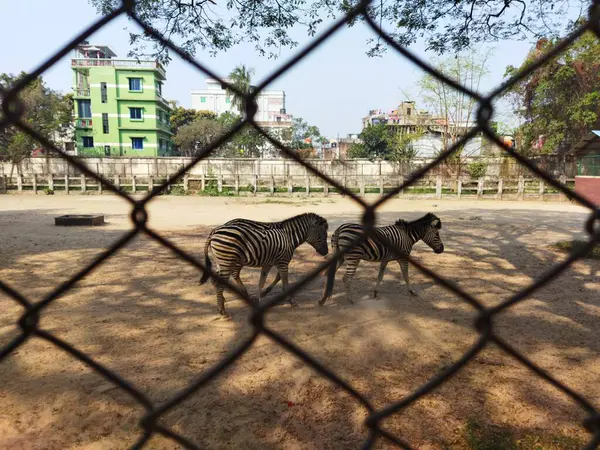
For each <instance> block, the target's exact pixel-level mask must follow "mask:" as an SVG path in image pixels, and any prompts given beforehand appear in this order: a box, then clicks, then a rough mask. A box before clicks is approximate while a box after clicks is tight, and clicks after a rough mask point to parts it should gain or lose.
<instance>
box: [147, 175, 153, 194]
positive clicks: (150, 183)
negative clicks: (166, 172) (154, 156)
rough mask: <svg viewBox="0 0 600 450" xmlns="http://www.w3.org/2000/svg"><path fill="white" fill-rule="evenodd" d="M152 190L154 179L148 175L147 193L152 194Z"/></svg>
mask: <svg viewBox="0 0 600 450" xmlns="http://www.w3.org/2000/svg"><path fill="white" fill-rule="evenodd" d="M153 190H154V177H153V176H152V175H148V192H152V191H153Z"/></svg>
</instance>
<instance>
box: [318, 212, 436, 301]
mask: <svg viewBox="0 0 600 450" xmlns="http://www.w3.org/2000/svg"><path fill="white" fill-rule="evenodd" d="M441 228H442V222H441V220H440V219H439V218H438V217H437V216H436V215H435V214H432V213H429V214H426V215H425V216H423V217H421V218H420V219H417V220H414V221H412V222H408V221H405V220H401V219H400V220H398V221H397V222H396V223H395V224H394V225H388V226H384V227H375V231H374V233H375V234H376V235H380V236H382V237H384V238H385V239H386V240H387V241H389V242H390V243H392V244H393V245H394V247H395V248H396V250H397V251H395V250H393V249H392V247H389V246H387V245H385V244H384V243H383V242H380V241H379V240H377V239H374V238H372V237H369V238H367V239H366V240H365V241H364V242H362V243H360V244H359V245H357V246H356V247H354V248H352V249H351V250H349V251H348V253H346V254H345V255H344V256H343V258H342V259H341V260H340V261H338V263H337V265H336V266H334V267H333V268H331V269H330V270H329V273H328V276H327V283H326V285H325V290H324V292H323V296H322V298H321V300H319V305H323V304H324V303H325V301H326V300H327V299H328V298H329V297H331V293H332V290H333V282H334V279H335V273H336V272H337V270H338V269H339V268H340V266H341V265H342V264H343V263H344V262H345V263H346V273H345V274H344V279H343V280H344V285H345V287H346V293H347V297H348V301H349V302H350V303H354V301H353V300H352V295H351V288H350V283H351V281H352V279H353V278H354V274H355V273H356V269H357V267H358V265H359V263H360V261H361V260H365V261H377V262H380V265H379V274H378V277H377V284H376V285H375V290H374V292H373V296H374V297H375V298H377V294H378V288H379V284H380V283H381V280H382V279H383V274H384V272H385V268H386V266H387V264H388V263H389V262H390V261H393V260H395V261H398V264H399V265H400V269H401V270H402V276H403V278H404V281H405V283H406V288H407V289H408V292H409V293H410V294H412V295H416V292H415V291H414V290H413V289H412V288H411V287H410V281H409V278H408V259H407V258H406V256H408V255H409V254H410V252H411V250H412V247H413V245H414V244H415V243H416V242H418V241H419V240H423V242H425V243H426V244H427V245H428V246H429V247H431V248H432V249H433V251H434V252H435V253H442V252H443V251H444V244H443V243H442V240H441V238H440V235H439V230H440V229H441ZM363 230H364V228H363V226H362V225H360V224H355V223H346V224H343V225H341V226H340V227H339V228H338V229H337V230H335V232H334V233H333V236H332V237H331V248H332V250H333V251H334V252H335V253H337V252H340V251H343V250H344V249H346V248H350V247H351V246H352V243H353V242H354V241H356V240H357V239H359V238H360V237H361V236H362V235H363V233H364V231H363Z"/></svg>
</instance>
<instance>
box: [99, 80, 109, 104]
mask: <svg viewBox="0 0 600 450" xmlns="http://www.w3.org/2000/svg"><path fill="white" fill-rule="evenodd" d="M100 99H101V100H102V103H106V102H107V101H108V92H107V90H106V83H100Z"/></svg>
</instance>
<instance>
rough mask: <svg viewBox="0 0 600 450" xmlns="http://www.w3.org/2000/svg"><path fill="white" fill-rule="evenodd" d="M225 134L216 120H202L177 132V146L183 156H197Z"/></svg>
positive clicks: (186, 125)
mask: <svg viewBox="0 0 600 450" xmlns="http://www.w3.org/2000/svg"><path fill="white" fill-rule="evenodd" d="M223 134H224V127H223V125H222V124H221V123H219V122H218V121H217V120H215V119H209V118H200V119H196V120H194V121H193V122H191V123H188V124H185V125H183V126H181V127H179V129H178V130H177V134H176V135H175V137H174V139H173V140H174V142H175V145H177V147H178V148H179V152H180V153H181V154H182V155H183V156H188V157H191V156H196V155H198V154H199V153H201V152H203V151H204V150H205V149H206V148H207V147H208V146H209V144H211V143H212V142H214V141H215V140H217V139H218V138H219V137H220V136H222V135H223Z"/></svg>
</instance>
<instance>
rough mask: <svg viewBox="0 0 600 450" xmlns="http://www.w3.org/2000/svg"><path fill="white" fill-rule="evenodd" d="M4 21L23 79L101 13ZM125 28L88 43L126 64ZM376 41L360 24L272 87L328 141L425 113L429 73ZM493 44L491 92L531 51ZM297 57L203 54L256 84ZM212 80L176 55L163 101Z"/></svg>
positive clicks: (15, 68) (108, 29)
mask: <svg viewBox="0 0 600 450" xmlns="http://www.w3.org/2000/svg"><path fill="white" fill-rule="evenodd" d="M0 17H2V18H3V21H2V27H0V42H2V43H3V45H2V47H1V48H2V51H1V53H0V73H19V72H21V71H31V70H33V69H35V68H36V67H37V66H38V65H39V64H41V63H42V62H43V61H44V60H45V59H46V58H49V57H50V56H51V55H52V54H53V53H55V52H56V51H57V50H58V49H59V48H60V47H61V46H62V45H63V44H64V43H66V42H67V41H68V40H70V39H72V38H73V37H75V36H76V35H77V34H78V33H79V32H81V31H82V30H83V29H85V28H86V27H87V26H89V25H90V24H91V23H93V22H94V21H95V20H97V18H98V15H97V13H96V10H95V9H94V8H93V7H92V6H91V5H90V4H89V3H88V1H87V0H60V1H56V2H50V1H47V0H22V1H10V0H0ZM126 28H129V29H135V25H134V24H132V23H131V22H129V21H128V20H127V18H126V17H120V18H119V19H117V20H115V21H113V22H111V23H110V24H109V25H107V26H105V27H104V28H103V29H101V30H100V31H98V32H97V33H95V34H94V35H93V36H91V37H90V38H89V39H88V40H89V42H90V43H92V44H102V45H108V46H109V47H111V48H112V49H113V51H114V52H115V53H116V54H117V56H118V57H122V58H125V57H126V56H127V53H128V51H129V35H128V32H127V30H126ZM297 35H298V36H302V35H300V34H297ZM372 36H373V33H372V32H371V31H370V30H369V29H368V28H367V27H366V26H364V25H361V24H358V25H355V26H354V27H352V28H343V29H341V30H340V32H338V33H337V34H336V35H334V36H333V37H332V38H330V40H329V41H326V43H325V44H324V45H322V46H321V47H320V48H318V49H317V50H316V51H314V52H313V53H312V54H311V55H309V56H308V57H307V58H306V59H305V60H303V61H302V62H300V63H299V64H298V65H297V66H295V67H294V68H293V69H292V70H290V71H289V72H287V73H286V74H284V75H283V76H282V77H280V78H279V79H277V80H276V81H275V82H274V83H273V84H272V85H271V86H269V88H272V89H283V90H284V91H285V93H286V108H287V112H288V113H290V114H292V115H294V116H295V117H302V118H304V119H305V120H306V121H308V122H309V123H310V124H312V125H316V126H317V127H319V129H320V130H321V133H322V134H323V135H324V136H327V137H329V138H335V137H337V136H340V137H344V136H346V135H347V134H349V133H359V132H360V131H361V128H362V118H363V117H364V116H366V115H367V114H368V111H369V110H371V109H382V110H386V111H387V110H391V109H393V108H395V107H396V106H397V105H398V104H399V103H400V102H401V101H403V100H408V99H407V96H410V97H411V98H410V100H415V101H416V102H417V105H416V106H417V108H423V109H426V107H425V105H424V104H422V102H420V101H419V94H420V91H419V88H418V87H417V82H418V80H419V79H420V78H421V77H422V76H423V72H422V71H421V70H420V69H419V68H417V67H416V66H414V65H413V64H412V63H411V62H409V61H407V60H406V59H404V58H403V57H402V56H401V55H399V54H397V53H396V52H395V51H393V50H389V51H388V52H387V54H386V55H385V56H383V57H381V58H370V57H368V56H366V54H365V52H366V50H367V48H368V47H367V42H366V41H367V39H369V38H370V37H372ZM309 41H310V38H309V37H307V36H306V37H304V38H303V39H302V40H301V41H300V47H302V46H303V45H306V44H307V43H308V42H309ZM6 43H12V45H6ZM494 46H495V50H494V53H493V57H492V58H491V59H490V61H489V70H490V74H489V76H487V77H486V79H485V80H484V81H483V82H482V86H481V90H482V91H484V92H486V91H488V90H490V89H492V88H493V87H495V86H496V85H498V84H499V83H500V82H501V81H502V79H503V75H504V72H505V69H506V67H507V66H508V65H514V66H518V65H520V64H521V63H522V61H523V59H524V58H525V56H526V54H527V52H528V51H529V49H530V43H528V42H523V41H521V42H510V41H508V42H502V43H498V44H494ZM411 50H413V51H414V52H415V53H416V54H418V55H419V56H421V57H422V58H424V59H425V60H431V58H434V57H435V55H433V54H431V53H427V52H425V51H424V50H423V46H422V45H420V44H419V43H417V44H416V45H415V46H413V47H411ZM296 51H298V50H297V49H296V50H290V51H282V52H281V57H280V58H279V59H277V60H272V59H271V60H270V59H268V58H267V57H261V56H259V55H258V54H257V53H256V52H255V50H254V48H253V46H252V45H245V44H241V45H239V46H237V47H234V48H232V49H230V50H228V51H226V52H223V53H220V54H218V55H217V56H216V57H212V56H209V55H208V54H206V53H203V52H202V51H198V52H197V54H196V58H197V60H198V61H200V62H202V63H204V64H206V65H208V66H210V67H211V68H212V70H213V71H215V72H216V73H217V74H220V75H222V76H226V75H227V73H229V72H230V71H231V69H233V67H234V66H236V65H237V64H240V63H243V64H246V65H247V66H249V67H253V68H255V70H256V74H255V78H254V81H253V84H257V83H258V82H260V81H261V80H262V79H264V78H265V77H266V76H267V75H268V74H269V73H270V72H271V71H273V70H274V68H275V67H276V66H277V65H278V64H282V63H283V62H284V61H286V60H287V59H288V58H290V57H291V56H292V55H293V54H294V53H295V52H296ZM481 51H483V50H481ZM69 58H70V55H69V56H68V57H65V58H63V59H62V60H60V61H59V62H57V63H56V64H55V65H54V66H53V67H52V68H51V69H49V70H47V71H46V72H45V73H44V74H43V77H44V79H45V80H46V82H47V83H48V85H49V86H50V87H51V88H53V89H56V90H59V91H61V92H63V93H67V92H69V91H70V89H71V82H72V78H71V77H72V75H71V68H70V64H69ZM206 78H207V76H206V75H205V74H203V73H201V72H198V71H197V70H196V69H194V68H192V67H191V66H189V65H188V64H187V63H186V62H185V61H183V60H180V59H178V58H177V57H175V59H174V60H173V61H172V62H171V63H170V64H169V65H168V66H167V81H166V83H165V86H164V89H163V95H164V96H165V97H166V98H167V99H168V100H177V101H178V102H179V104H180V105H182V106H184V107H190V106H191V94H190V91H191V90H192V89H202V88H204V87H205V79H206ZM405 94H406V95H405ZM501 111H502V114H501V115H499V116H497V117H496V119H498V120H502V121H505V122H506V121H508V120H509V118H508V111H509V109H508V108H507V107H506V105H504V106H503V107H502V109H501Z"/></svg>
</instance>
